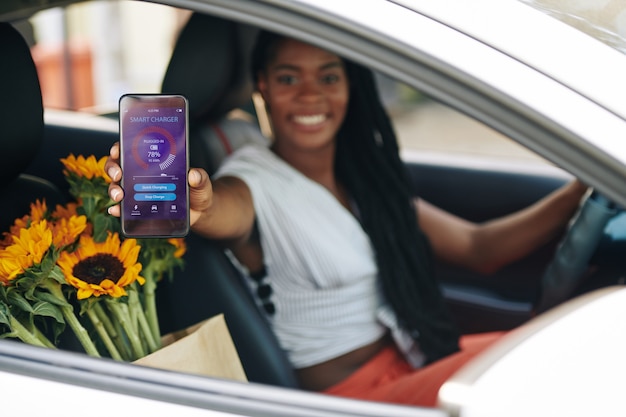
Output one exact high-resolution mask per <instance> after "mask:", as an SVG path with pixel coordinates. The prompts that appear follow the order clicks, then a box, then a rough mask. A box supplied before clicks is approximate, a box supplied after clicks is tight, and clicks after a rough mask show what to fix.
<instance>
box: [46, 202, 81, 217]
mask: <svg viewBox="0 0 626 417" xmlns="http://www.w3.org/2000/svg"><path fill="white" fill-rule="evenodd" d="M77 209H78V204H77V203H67V204H66V205H64V206H62V205H61V204H57V206H56V207H55V209H54V211H53V212H52V218H53V219H69V218H70V217H72V216H76V215H77V214H78V212H77Z"/></svg>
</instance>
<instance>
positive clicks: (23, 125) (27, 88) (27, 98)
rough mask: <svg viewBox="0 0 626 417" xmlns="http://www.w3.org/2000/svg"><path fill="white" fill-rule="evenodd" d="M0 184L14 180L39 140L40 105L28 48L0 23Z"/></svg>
mask: <svg viewBox="0 0 626 417" xmlns="http://www.w3.org/2000/svg"><path fill="white" fill-rule="evenodd" d="M0 125H1V126H2V133H1V134H0V142H1V144H2V148H1V149H2V156H3V158H2V164H0V183H2V184H6V183H7V182H9V181H11V180H13V179H14V178H16V177H17V176H18V175H19V174H21V173H22V172H23V171H24V170H25V169H26V167H27V166H28V165H29V164H30V162H31V161H32V160H33V158H34V157H35V156H36V155H37V152H38V151H39V148H40V146H41V142H42V139H43V103H42V99H41V89H40V86H39V78H38V76H37V70H36V68H35V64H34V62H33V59H32V56H31V54H30V49H29V48H28V45H27V44H26V41H25V40H24V38H23V37H22V35H20V33H19V32H18V31H17V30H16V29H15V28H14V27H13V26H11V25H10V24H8V23H2V22H0Z"/></svg>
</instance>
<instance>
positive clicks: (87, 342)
mask: <svg viewBox="0 0 626 417" xmlns="http://www.w3.org/2000/svg"><path fill="white" fill-rule="evenodd" d="M43 286H44V287H45V288H46V289H47V290H48V291H50V293H51V294H52V295H54V296H55V297H56V298H57V299H58V300H59V301H61V302H62V303H63V305H61V306H60V308H61V312H62V313H63V317H64V318H65V321H66V322H67V324H69V325H70V327H71V328H72V330H73V331H74V334H75V335H76V337H77V338H78V341H79V342H80V344H81V345H82V346H83V348H84V349H85V352H86V353H87V354H88V355H90V356H95V357H97V358H99V357H100V353H99V352H98V349H97V348H96V345H95V344H94V343H93V340H91V338H90V337H89V333H88V332H87V330H85V328H84V327H83V325H82V324H80V321H78V318H77V317H76V315H75V314H74V309H73V308H72V306H71V305H70V304H69V303H68V302H67V299H66V298H65V295H63V291H62V290H61V284H59V283H58V282H56V281H53V280H50V279H48V280H46V281H45V282H44V284H43Z"/></svg>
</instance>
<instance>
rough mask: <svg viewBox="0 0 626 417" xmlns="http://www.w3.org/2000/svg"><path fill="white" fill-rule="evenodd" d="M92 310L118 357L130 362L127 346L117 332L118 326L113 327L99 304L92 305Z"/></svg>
mask: <svg viewBox="0 0 626 417" xmlns="http://www.w3.org/2000/svg"><path fill="white" fill-rule="evenodd" d="M92 308H93V310H94V312H95V313H96V314H97V316H98V318H99V319H100V321H101V322H102V324H103V325H104V328H105V330H106V332H107V333H108V334H109V336H110V337H111V339H112V340H113V343H115V346H116V347H117V350H118V352H119V353H120V355H122V358H124V360H127V361H128V360H130V357H131V355H130V352H129V348H128V344H127V343H126V341H125V340H124V338H123V337H122V336H121V335H120V332H119V331H118V326H115V325H114V324H113V322H111V318H110V317H109V315H108V314H107V313H106V311H104V308H102V306H101V305H100V303H99V302H96V303H94V304H93V306H92Z"/></svg>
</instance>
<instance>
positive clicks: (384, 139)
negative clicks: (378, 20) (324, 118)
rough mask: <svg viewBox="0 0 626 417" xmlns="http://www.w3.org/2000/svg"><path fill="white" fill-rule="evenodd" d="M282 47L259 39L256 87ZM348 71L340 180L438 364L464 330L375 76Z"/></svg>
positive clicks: (400, 313) (382, 272)
mask: <svg viewBox="0 0 626 417" xmlns="http://www.w3.org/2000/svg"><path fill="white" fill-rule="evenodd" d="M282 39H284V37H283V36H282V35H278V34H274V33H271V32H266V31H262V32H260V33H259V35H258V37H257V43H256V45H255V48H254V49H253V53H252V68H251V69H252V75H253V77H254V80H256V79H257V77H258V74H259V73H261V72H262V71H264V69H265V67H266V65H267V63H268V62H269V61H270V60H271V59H272V58H273V56H274V54H275V51H276V47H277V45H278V43H279V42H280V40H282ZM344 63H345V66H346V72H347V76H348V79H349V83H350V100H349V105H348V109H347V113H346V118H345V120H344V123H343V125H342V127H341V128H340V130H339V132H338V134H337V151H336V156H335V172H336V175H337V177H338V180H339V181H340V182H341V183H342V184H343V185H344V187H346V189H347V190H348V192H349V193H350V196H351V197H352V199H353V200H354V201H355V203H356V205H357V207H358V209H359V216H360V222H361V225H362V227H363V229H364V230H365V232H366V233H367V234H368V236H369V238H370V240H371V242H372V245H373V248H374V251H375V254H376V261H377V265H378V270H379V276H380V280H381V284H382V289H383V293H384V296H385V298H386V300H387V301H388V302H389V304H390V305H391V307H392V308H393V310H394V312H395V313H396V316H397V317H398V320H399V323H400V325H401V326H403V327H404V328H405V329H407V330H408V331H409V332H410V334H411V335H412V337H413V338H414V339H416V340H417V341H418V342H419V344H420V348H421V350H422V351H423V352H424V354H425V355H426V358H427V361H429V362H432V361H435V360H437V359H439V358H442V357H444V356H446V355H449V354H450V353H453V352H455V351H457V350H458V330H457V329H456V327H455V325H454V323H453V321H452V319H451V317H450V315H449V313H448V311H447V309H446V308H445V305H444V302H443V297H442V295H441V291H440V289H439V286H438V285H437V281H436V279H435V276H434V268H433V254H432V250H431V248H430V245H429V242H428V240H427V238H426V236H425V235H424V233H423V232H422V231H421V230H420V228H419V226H418V223H417V214H416V211H415V206H414V204H413V202H412V200H413V193H412V186H411V185H412V184H411V181H410V177H409V175H408V172H407V171H406V168H405V166H404V164H403V162H402V160H401V159H400V155H399V149H398V143H397V140H396V136H395V133H394V130H393V128H392V125H391V121H390V119H389V117H388V115H387V113H386V111H385V109H384V107H383V105H382V103H381V100H380V97H379V95H378V90H377V88H376V84H375V80H374V77H373V74H372V72H371V71H370V70H368V69H366V68H365V67H363V66H360V65H358V64H356V63H353V62H350V61H347V60H344Z"/></svg>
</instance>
